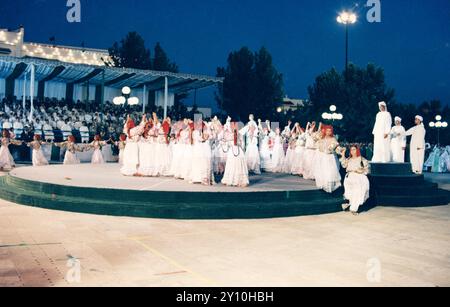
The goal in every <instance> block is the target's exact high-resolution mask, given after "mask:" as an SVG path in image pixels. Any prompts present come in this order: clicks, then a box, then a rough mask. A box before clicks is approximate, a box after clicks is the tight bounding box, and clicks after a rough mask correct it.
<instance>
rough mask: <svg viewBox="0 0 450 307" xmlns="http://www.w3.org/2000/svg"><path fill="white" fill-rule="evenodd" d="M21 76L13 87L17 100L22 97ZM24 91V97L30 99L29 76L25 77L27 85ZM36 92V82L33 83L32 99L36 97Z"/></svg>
mask: <svg viewBox="0 0 450 307" xmlns="http://www.w3.org/2000/svg"><path fill="white" fill-rule="evenodd" d="M23 83H24V80H23V76H22V77H21V78H20V79H16V81H15V85H14V96H16V97H17V99H21V98H22V97H23ZM26 85H27V86H26V90H25V96H26V97H27V99H29V97H30V85H31V82H30V74H28V76H27V84H26ZM37 92H38V82H37V81H34V97H37Z"/></svg>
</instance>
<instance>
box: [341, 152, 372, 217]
mask: <svg viewBox="0 0 450 307" xmlns="http://www.w3.org/2000/svg"><path fill="white" fill-rule="evenodd" d="M337 151H338V153H339V155H341V159H340V161H341V165H342V167H343V168H345V169H346V170H347V175H346V176H345V180H344V189H345V194H344V198H345V199H346V200H348V201H349V203H348V204H343V205H342V209H343V210H344V211H346V210H348V209H350V212H352V213H353V214H354V215H357V214H358V210H359V207H360V206H362V205H363V204H364V203H365V202H366V201H367V200H368V199H369V192H370V183H369V179H367V174H368V173H369V162H368V161H367V160H366V159H364V158H363V157H362V156H361V151H360V150H359V148H358V147H356V146H352V147H351V148H350V157H349V158H348V159H346V158H345V152H346V149H345V148H343V149H342V150H340V149H337Z"/></svg>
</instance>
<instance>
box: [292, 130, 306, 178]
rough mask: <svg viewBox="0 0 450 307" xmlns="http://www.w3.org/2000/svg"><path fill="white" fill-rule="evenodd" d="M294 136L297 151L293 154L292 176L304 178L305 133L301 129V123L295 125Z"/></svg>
mask: <svg viewBox="0 0 450 307" xmlns="http://www.w3.org/2000/svg"><path fill="white" fill-rule="evenodd" d="M293 133H294V135H295V136H296V137H295V139H294V140H293V141H295V150H294V152H293V158H292V166H291V174H292V175H297V176H303V155H304V152H305V144H306V140H305V131H304V130H303V129H302V128H301V126H300V124H299V123H296V124H295V129H294V132H293Z"/></svg>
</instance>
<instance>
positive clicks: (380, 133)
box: [372, 101, 392, 163]
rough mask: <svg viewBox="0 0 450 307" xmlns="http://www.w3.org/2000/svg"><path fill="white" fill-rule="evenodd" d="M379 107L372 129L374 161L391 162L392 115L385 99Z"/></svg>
mask: <svg viewBox="0 0 450 307" xmlns="http://www.w3.org/2000/svg"><path fill="white" fill-rule="evenodd" d="M378 107H379V108H380V112H379V113H378V114H377V118H376V122H375V126H374V127H373V131H372V134H373V136H374V142H373V144H374V145H373V158H372V162H375V163H389V162H390V161H391V150H390V139H389V134H390V133H391V128H392V116H391V113H389V112H388V111H387V105H386V103H385V102H384V101H382V102H380V103H378Z"/></svg>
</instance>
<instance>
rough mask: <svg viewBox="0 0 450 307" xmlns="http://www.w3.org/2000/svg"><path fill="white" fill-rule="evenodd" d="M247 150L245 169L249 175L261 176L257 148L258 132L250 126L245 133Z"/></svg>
mask: <svg viewBox="0 0 450 307" xmlns="http://www.w3.org/2000/svg"><path fill="white" fill-rule="evenodd" d="M246 137H247V149H246V151H245V157H246V159H247V167H248V171H249V172H250V173H253V174H256V175H260V174H261V158H260V156H259V148H258V131H257V129H256V127H255V126H250V127H249V128H248V131H247V133H246Z"/></svg>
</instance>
